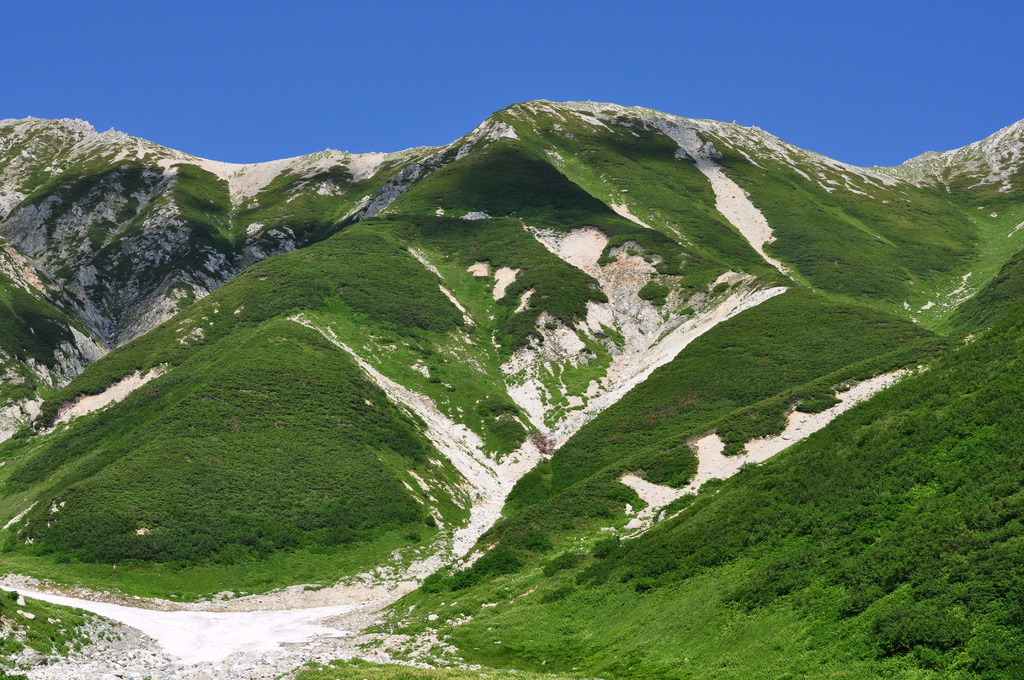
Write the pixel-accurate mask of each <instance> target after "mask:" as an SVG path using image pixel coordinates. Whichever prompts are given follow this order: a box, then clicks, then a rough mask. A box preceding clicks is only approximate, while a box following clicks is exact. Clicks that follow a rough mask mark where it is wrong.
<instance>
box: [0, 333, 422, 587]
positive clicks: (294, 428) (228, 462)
mask: <svg viewBox="0 0 1024 680" xmlns="http://www.w3.org/2000/svg"><path fill="white" fill-rule="evenodd" d="M430 451H431V449H430V447H429V446H428V445H427V443H426V441H425V440H424V439H423V438H422V437H421V436H420V435H419V434H418V432H417V426H416V424H415V423H413V422H412V421H410V420H409V419H408V418H407V417H406V416H404V415H402V414H401V413H400V412H399V411H398V410H397V409H396V408H395V407H394V406H392V405H391V404H390V402H389V400H388V399H387V397H386V396H385V395H384V394H383V393H382V392H381V391H380V390H379V389H377V388H376V387H375V386H373V385H372V384H370V383H368V382H366V380H365V379H364V378H363V377H362V375H361V374H360V372H359V371H358V369H357V367H356V366H355V365H354V363H353V362H352V361H351V360H350V359H349V358H348V357H347V356H346V355H344V354H343V353H341V352H338V351H337V349H336V348H335V347H334V346H333V345H330V344H329V343H328V342H327V341H326V340H324V339H323V338H322V337H321V336H320V335H319V334H318V333H316V332H315V331H312V330H310V329H306V328H304V327H302V326H299V325H298V324H295V323H292V322H289V321H284V320H280V321H275V322H271V323H268V324H265V325H263V326H261V327H259V328H257V329H254V330H252V331H249V332H247V333H244V334H240V336H239V337H236V338H234V345H233V346H232V347H231V349H230V351H225V350H224V349H219V351H217V352H214V353H213V354H212V355H211V356H207V357H204V360H203V361H202V362H200V363H198V364H197V365H194V367H193V369H192V370H190V371H186V372H177V373H172V374H170V375H168V376H166V377H164V378H162V379H160V380H158V381H155V382H153V383H151V384H150V385H148V386H147V387H146V388H144V389H142V390H139V391H137V392H136V393H134V394H132V395H131V396H130V397H129V398H128V399H126V400H125V401H124V402H122V403H121V404H118V405H117V406H115V407H112V408H110V409H107V410H104V411H101V412H98V413H95V414H91V415H89V416H86V417H83V418H82V419H80V420H79V421H76V422H75V423H74V424H73V425H72V426H71V427H68V428H66V429H63V430H61V431H59V432H57V433H55V434H52V435H49V436H47V437H45V438H43V439H41V440H39V441H35V440H28V442H27V443H25V444H22V445H20V446H19V445H18V444H14V445H9V446H8V447H7V448H6V449H5V451H4V453H5V454H6V457H8V458H11V459H14V461H13V464H10V465H9V466H8V467H7V468H5V470H8V473H7V475H6V476H5V477H6V479H5V487H6V488H5V491H6V493H7V494H11V493H18V492H22V491H33V493H35V494H36V495H37V497H39V498H41V500H42V502H41V503H40V504H39V505H38V506H37V507H36V509H35V510H33V511H32V512H30V513H29V514H28V516H27V517H26V521H25V525H24V528H23V529H22V530H21V531H20V532H19V536H18V540H17V541H15V542H13V543H11V542H8V549H13V550H15V551H19V552H27V553H31V554H34V555H40V556H47V558H48V559H51V560H58V561H60V560H72V561H83V562H106V563H111V562H113V563H118V562H123V561H126V560H140V561H147V562H166V563H171V564H174V565H177V566H179V567H186V566H190V565H195V564H202V563H209V562H213V563H217V562H223V563H228V564H230V563H237V562H244V561H249V560H254V559H261V558H265V557H266V556H268V555H269V554H271V553H273V552H276V551H281V550H291V549H297V548H309V547H331V546H336V545H342V544H353V543H356V542H359V541H365V540H369V539H370V538H372V537H373V536H375V535H377V534H379V533H381V532H385V531H388V530H391V529H399V528H406V527H407V528H417V527H418V528H422V527H423V526H424V522H425V520H426V513H425V511H424V510H423V509H422V507H421V506H420V505H419V504H418V503H417V502H415V500H414V499H413V497H412V495H411V494H410V493H407V492H406V490H405V488H404V487H403V484H402V482H401V481H400V479H401V478H399V477H397V476H396V475H398V474H401V473H403V472H404V470H405V469H408V468H410V467H413V468H415V467H419V468H420V469H421V471H423V473H424V475H428V474H429V475H436V474H440V472H427V471H425V470H423V468H424V467H429V466H430V465H431V464H430V463H429V462H428V461H427V459H428V456H429V455H430ZM53 508H59V511H57V512H55V511H54V510H53ZM29 539H30V540H31V543H32V544H31V545H27V544H26V541H27V540H29Z"/></svg>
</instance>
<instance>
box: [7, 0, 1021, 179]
mask: <svg viewBox="0 0 1024 680" xmlns="http://www.w3.org/2000/svg"><path fill="white" fill-rule="evenodd" d="M3 21H4V29H5V30H4V38H3V40H2V41H0V56H2V57H3V64H4V69H3V75H2V77H0V118H20V117H23V116H29V115H33V116H40V117H47V118H60V117H69V118H84V119H86V120H88V121H90V122H92V123H93V124H94V125H95V126H96V127H97V128H98V129H101V130H104V129H107V128H110V127H114V128H117V129H119V130H123V131H125V132H127V133H129V134H132V135H137V136H140V137H145V138H147V139H151V140H153V141H156V142H158V143H161V144H164V145H166V146H170V147H173V148H177V149H181V150H183V151H187V152H189V153H193V154H196V155H199V156H205V157H208V158H214V159H218V160H225V161H234V162H253V161H258V160H270V159H273V158H280V157H285V156H295V155H298V154H302V153H309V152H312V151H318V150H320V149H324V148H328V147H330V148H339V149H347V150H350V151H391V150H398V149H401V148H406V147H410V146H419V145H424V144H431V145H433V144H445V143H447V142H449V141H451V140H453V139H455V138H457V137H459V136H461V135H462V134H464V133H466V132H468V131H469V130H470V129H472V128H473V127H474V126H475V125H476V124H477V123H479V122H480V121H481V120H483V119H484V118H486V117H487V115H489V114H490V113H491V112H492V111H496V110H498V109H501V108H504V107H505V106H507V105H508V104H511V103H513V102H517V101H524V100H528V99H553V100H569V99H591V100H594V101H611V102H616V103H619V104H625V105H639V106H648V107H651V108H656V109H661V110H664V111H669V112H671V113H675V114H678V115H683V116H691V117H699V118H716V119H719V120H728V121H732V120H735V121H737V122H738V123H742V124H745V125H758V126H760V127H762V128H764V129H766V130H768V131H770V132H773V133H775V134H777V135H778V136H780V137H782V138H783V139H786V140H787V141H790V142H792V143H794V144H797V145H798V146H802V147H804V148H808V149H811V150H814V151H818V152H821V153H824V154H827V155H830V156H833V157H835V158H838V159H840V160H843V161H847V162H851V163H856V164H860V165H872V164H879V165H886V164H895V163H899V162H901V161H902V160H904V159H906V158H907V157H910V156H913V155H916V154H918V153H920V152H923V151H926V150H942V149H947V148H953V147H957V146H961V145H963V144H966V143H969V142H972V141H975V140H977V139H980V138H982V137H984V136H987V135H988V134H990V133H992V132H994V131H995V130H997V129H998V128H1000V127H1003V126H1005V125H1008V124H1010V123H1012V122H1014V121H1016V120H1018V119H1021V118H1024V3H1021V2H1019V0H1017V1H1010V0H999V1H990V2H986V1H985V0H975V2H966V0H963V1H959V0H958V1H955V2H952V1H948V0H929V1H927V2H926V1H918V0H915V1H910V2H901V1H899V0H889V1H887V2H880V1H867V2H829V1H828V0H816V1H814V2H787V1H786V0H776V1H775V2H768V1H765V2H737V1H725V0H708V1H703V2H692V1H689V0H675V1H671V0H664V1H663V0H657V1H652V2H643V1H642V0H641V1H638V2H634V3H628V2H621V1H620V2H614V3H612V2H605V1H603V0H590V1H589V2H576V1H565V2H562V1H559V0H543V1H535V0H514V1H512V2H503V3H491V2H486V0H478V1H476V2H467V1H463V0H458V1H453V2H443V3H440V2H436V3H431V2H427V1H423V0H421V1H419V2H409V1H406V0H392V1H391V2H387V3H373V2H360V3H352V2H346V1H344V0H339V1H335V2H327V1H316V2H314V1H308V2H303V1H301V0H297V1H294V2H288V3H285V2H259V1H258V0H256V1H251V2H236V1H224V2H218V1H217V0H208V1H207V2H194V1H192V0H177V1H168V2H149V1H141V2H140V1H138V0H132V1H131V2H122V1H120V0H101V1H100V2H90V3H86V2H80V1H75V2H67V1H58V2H47V3H32V2H21V3H7V4H6V5H5V7H4V10H3Z"/></svg>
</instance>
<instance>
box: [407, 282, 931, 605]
mask: <svg viewBox="0 0 1024 680" xmlns="http://www.w3.org/2000/svg"><path fill="white" fill-rule="evenodd" d="M941 345H942V343H941V341H937V340H936V339H935V338H934V336H932V335H931V334H929V333H927V332H924V331H922V330H921V329H920V328H919V327H917V326H914V325H913V324H911V323H909V322H906V321H902V320H899V319H896V318H894V317H891V316H888V315H885V314H882V313H879V312H877V311H874V310H872V309H870V308H866V307H859V306H850V305H846V304H841V303H830V302H827V301H826V300H824V299H822V298H821V297H819V296H816V295H814V294H811V293H807V292H803V291H791V292H789V293H786V294H784V295H782V296H779V297H777V298H773V299H771V300H769V301H767V302H765V303H762V304H761V305H759V306H758V307H755V308H754V309H751V310H748V311H746V312H744V313H742V314H740V315H738V316H737V317H735V318H734V319H732V320H730V321H727V322H725V323H722V324H720V325H719V326H717V327H716V328H714V329H713V330H712V331H710V332H709V333H707V334H706V335H704V336H702V337H701V338H699V339H697V340H696V341H694V342H693V343H692V344H691V345H690V346H689V347H687V348H686V349H685V350H684V351H683V352H682V353H681V354H680V355H679V356H678V357H677V358H676V359H675V360H674V361H672V362H670V363H668V364H667V365H665V366H663V367H661V368H660V369H658V370H657V371H655V372H654V374H652V376H651V377H650V378H648V380H647V381H646V382H644V383H643V384H641V385H640V386H638V387H637V388H635V389H634V390H632V391H631V392H630V393H628V394H627V395H626V396H625V397H624V398H623V399H622V400H621V401H619V402H618V403H617V404H615V405H614V406H612V407H610V408H609V409H608V410H606V411H604V412H603V413H601V414H600V415H599V416H597V417H596V418H595V419H594V420H592V421H591V422H590V423H588V424H587V425H585V426H584V427H583V428H582V429H581V430H580V431H579V432H578V433H577V434H576V435H575V436H574V437H573V438H572V439H570V440H569V441H568V442H567V443H566V444H565V445H564V446H563V447H562V448H561V449H559V450H558V451H556V452H555V454H554V456H553V458H552V459H551V460H550V461H544V462H542V463H541V464H540V465H538V466H537V467H536V468H535V469H533V470H532V471H531V472H529V473H528V474H527V475H526V476H525V477H523V479H522V480H520V482H519V484H518V485H517V486H516V487H515V489H513V491H512V493H511V494H510V496H509V500H508V504H507V506H506V510H505V516H504V518H503V519H502V520H500V521H499V522H498V524H497V525H496V526H495V527H494V528H493V529H492V530H491V531H490V532H488V534H487V535H485V536H484V537H483V539H481V540H482V542H483V544H485V545H488V546H492V547H493V546H494V545H497V546H498V547H497V548H495V549H494V550H492V551H491V553H490V554H489V555H488V556H486V557H484V558H482V559H481V560H480V561H479V562H478V563H477V564H476V565H475V566H474V567H473V568H472V569H471V570H469V571H467V572H460V573H456V574H454V575H452V576H450V577H446V576H443V575H441V574H439V575H437V576H435V577H432V578H431V579H430V580H428V582H427V584H426V586H425V587H426V588H427V589H428V590H433V591H437V592H447V591H450V590H461V589H463V588H465V587H466V585H467V584H472V583H475V582H478V581H479V580H480V579H482V578H484V577H486V576H487V575H488V574H489V573H493V572H495V571H497V572H500V571H509V570H511V571H515V570H516V569H518V568H519V567H521V566H522V565H523V564H525V563H530V562H534V561H536V560H537V559H538V558H539V557H540V556H541V555H543V554H544V553H546V552H547V551H549V550H551V549H552V547H553V546H555V545H563V544H566V545H567V544H568V543H566V542H569V543H571V541H572V538H573V536H574V535H576V534H577V533H578V532H580V531H586V530H591V529H594V528H596V527H597V526H598V525H602V526H608V525H609V524H613V525H616V524H621V523H622V522H624V520H625V516H624V514H623V510H624V507H625V505H626V504H627V503H629V504H631V505H632V506H633V507H634V508H638V507H642V506H643V502H642V501H640V499H639V498H637V496H636V495H635V493H634V492H633V491H632V490H631V489H629V488H627V487H626V486H625V485H623V484H621V483H619V481H618V480H619V478H620V477H621V476H622V475H623V474H624V473H634V474H638V475H640V476H641V477H643V478H645V479H647V480H648V481H650V482H653V483H656V484H664V485H670V486H674V487H682V486H685V485H686V484H687V483H688V482H689V481H690V480H691V479H692V477H693V475H694V473H695V472H696V469H697V461H696V456H695V454H694V453H693V451H692V450H691V448H690V446H689V444H690V442H692V440H693V439H695V438H697V437H699V436H701V435H704V434H706V433H708V432H710V431H717V432H718V433H719V435H720V436H721V437H722V438H723V439H724V440H725V441H726V442H727V443H729V444H730V445H731V446H732V447H734V448H735V449H739V447H740V446H741V445H742V443H744V442H746V441H748V440H750V439H753V438H755V437H761V436H768V435H772V434H776V433H778V432H779V431H781V430H782V429H783V427H784V425H785V416H786V414H787V413H788V412H789V411H790V410H791V409H792V408H794V407H796V408H800V409H803V410H805V411H808V412H815V411H821V410H824V409H825V408H827V407H828V406H831V405H832V404H833V403H835V400H834V398H833V397H832V393H833V391H834V390H835V386H837V385H840V384H843V383H845V382H847V381H858V380H863V379H866V378H869V377H871V376H873V375H877V374H879V373H883V372H886V371H889V370H893V369H894V368H897V367H899V366H903V365H906V364H908V363H917V362H918V361H919V360H921V359H922V358H924V357H926V356H928V355H929V353H932V352H935V351H936V350H937V348H938V347H940V346H941Z"/></svg>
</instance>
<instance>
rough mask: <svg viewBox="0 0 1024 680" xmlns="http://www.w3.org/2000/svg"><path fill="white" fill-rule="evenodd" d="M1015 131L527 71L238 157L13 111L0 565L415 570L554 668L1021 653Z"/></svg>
mask: <svg viewBox="0 0 1024 680" xmlns="http://www.w3.org/2000/svg"><path fill="white" fill-rule="evenodd" d="M1022 130H1024V128H1022V127H1021V126H1020V125H1017V126H1011V127H1010V128H1007V129H1005V130H1003V131H1000V132H998V133H996V134H995V135H993V136H991V137H990V138H988V139H986V140H983V141H982V142H979V143H977V144H975V145H971V146H969V147H965V148H964V149H961V150H956V151H953V152H946V153H943V154H930V155H926V156H924V157H921V158H918V159H912V160H911V161H908V162H907V163H906V164H904V165H902V166H898V167H897V168H855V167H853V166H849V165H845V164H843V163H840V162H838V161H833V160H831V159H827V158H825V157H822V156H819V155H817V154H813V153H811V152H807V151H804V150H801V149H797V148H796V147H793V146H791V145H788V144H786V143H785V142H783V141H782V140H779V139H777V138H775V137H773V136H772V135H770V134H768V133H766V132H764V131H761V130H759V129H756V128H743V127H741V126H736V125H729V124H725V123H718V122H715V121H703V120H693V119H685V118H679V117H676V116H671V115H669V114H664V113H660V112H656V111H651V110H648V109H640V108H627V107H620V106H616V105H611V104H596V103H590V102H585V103H584V102H569V103H553V102H526V103H523V104H516V105H513V106H511V107H509V108H507V109H505V110H503V111H500V112H497V113H495V114H494V115H493V116H491V117H490V118H489V119H488V120H486V121H484V123H482V124H481V125H480V126H479V127H477V128H476V129H475V130H473V131H471V132H470V133H469V134H468V135H466V136H464V137H462V138H460V139H459V140H456V141H455V142H453V143H452V144H450V145H447V146H445V147H440V148H421V149H413V150H410V151H406V152H400V153H397V154H364V155H352V154H347V153H344V152H335V151H325V152H322V153H319V154H312V155H309V156H302V157H297V158H294V159H285V160H281V161H272V162H269V163H262V164H252V165H244V166H243V165H230V164H225V163H218V162H215V161H209V160H205V159H199V158H195V157H192V156H188V155H187V154H183V153H181V152H177V151H173V150H170V149H165V148H163V147H159V146H157V145H155V144H152V143H149V142H145V141H144V140H137V139H133V138H130V137H127V136H126V135H121V134H120V133H114V132H108V133H102V134H100V133H96V132H95V131H94V130H92V128H91V127H89V126H88V125H87V124H84V123H81V122H80V121H77V122H76V121H38V120H32V119H30V120H27V121H0V238H2V239H3V240H0V246H2V248H0V371H2V373H0V439H4V438H6V437H7V436H9V435H12V434H14V432H15V430H17V429H18V428H22V429H20V431H18V433H17V434H16V435H15V436H14V437H13V438H11V439H10V440H9V441H6V442H4V443H0V520H2V521H3V523H4V524H5V525H6V526H4V527H3V529H0V565H2V566H3V567H4V569H5V570H6V571H12V572H22V573H26V574H31V575H36V576H42V577H48V578H52V579H55V580H57V581H60V582H65V583H67V582H74V583H79V584H85V585H88V586H90V587H94V588H104V589H106V588H118V589H120V590H122V591H124V592H127V593H138V594H145V595H159V596H165V597H174V598H184V599H187V598H195V597H198V596H202V595H209V594H212V593H215V592H218V591H224V590H232V591H236V592H237V591H243V590H244V591H249V592H263V591H266V590H269V589H272V588H276V587H280V586H286V585H293V584H296V583H311V584H312V583H315V584H327V583H333V582H336V581H337V580H338V579H341V578H348V577H353V576H354V575H357V574H360V572H362V576H360V578H366V579H385V580H386V581H387V583H389V584H393V583H396V582H398V581H401V580H413V581H422V582H423V587H422V588H421V589H420V591H418V592H416V593H414V594H412V595H409V596H408V598H407V599H406V600H404V601H402V602H401V603H400V604H399V605H397V606H396V608H395V609H394V610H393V611H392V612H391V614H390V616H391V620H392V622H394V623H396V625H398V626H399V627H400V628H402V629H403V632H409V633H411V634H414V635H421V634H422V635H430V634H432V633H433V632H437V633H439V634H440V635H441V636H442V637H443V638H445V639H446V640H448V641H449V642H451V643H452V644H454V645H455V646H456V647H457V649H458V650H459V651H458V654H460V655H461V657H462V658H463V659H464V660H466V661H468V662H472V663H483V664H486V665H491V666H496V667H515V668H520V669H524V670H530V671H534V672H541V671H552V670H553V671H556V672H561V673H584V674H592V675H600V676H606V677H610V678H618V677H622V678H683V677H694V678H697V677H711V676H716V677H736V678H742V677H760V676H762V675H765V674H767V675H771V676H773V677H774V676H779V677H783V676H785V675H786V674H789V675H790V676H792V677H797V676H800V677H821V676H825V675H840V676H842V677H864V678H867V677H878V676H880V675H881V676H884V675H886V674H888V675H890V676H901V677H902V676H904V675H906V676H908V677H922V678H923V677H960V676H962V677H965V678H966V677H972V676H978V675H981V676H986V677H1012V676H1013V675H1014V674H1015V673H1017V672H1018V670H1019V669H1018V668H1017V665H1016V664H1017V663H1018V662H1017V661H1016V659H1017V658H1018V657H1019V654H1017V652H1018V651H1019V650H1018V649H1017V648H1018V647H1019V638H1020V637H1021V635H1022V633H1021V621H1019V620H1018V619H1019V618H1020V617H1019V616H1018V612H1017V605H1016V604H1015V603H1016V599H1017V590H1016V585H1015V581H1016V580H1017V577H1018V576H1019V574H1017V571H1018V569H1017V567H1016V561H1015V553H1014V549H1015V548H1014V545H1015V541H1016V540H1017V538H1016V534H1015V533H1014V532H1015V531H1016V524H1015V522H1016V519H1015V517H1016V515H1015V514H1014V509H1013V508H1014V507H1015V506H1014V503H1015V501H1014V498H1015V494H1016V490H1015V489H1016V488H1017V487H1018V486H1019V484H1017V482H1018V481H1020V480H1017V479H1016V476H1015V475H1016V474H1017V472H1016V466H1015V464H1014V462H1013V456H1014V453H1013V452H1014V451H1015V450H1016V446H1015V442H1016V439H1015V438H1016V437H1017V436H1018V431H1019V429H1020V428H1019V427H1018V423H1017V420H1018V418H1017V416H1016V415H1015V414H1016V408H1015V406H1014V405H1015V404H1016V403H1017V402H1016V401H1014V400H1015V399H1016V398H1017V397H1018V396H1019V395H1017V391H1019V390H1018V387H1019V386H1018V385H1017V383H1016V382H1015V378H1014V377H1013V375H1014V374H1013V365H1014V361H1015V358H1014V357H1016V356H1017V354H1019V351H1018V350H1019V349H1020V348H1018V347H1017V344H1018V339H1019V338H1020V323H1021V314H1022V312H1021V310H1020V309H1019V306H1018V303H1019V300H1018V299H1017V297H1018V296H1017V289H1018V288H1019V286H1018V283H1017V280H1018V278H1019V276H1020V272H1019V271H1018V270H1019V269H1020V262H1019V259H1020V253H1021V252H1022V251H1021V249H1022V247H1024V243H1022V242H1021V239H1022V238H1024V230H1021V229H1020V226H1021V221H1022V220H1024V203H1022V202H1021V200H1020V199H1021V193H1020V192H1021V191H1024V189H1022V187H1024V184H1022V181H1024V180H1022V179H1021V176H1022V172H1021V170H1022V167H1021V163H1020V162H1019V159H1020V157H1021V150H1022V147H1024V140H1022V138H1021V132H1022ZM937 334H945V336H942V335H937ZM101 347H103V349H101ZM105 348H110V351H109V353H107V352H105V351H104V349H105ZM101 356H102V358H101ZM898 370H902V372H901V373H898V374H897V373H894V372H896V371H898ZM908 374H912V375H908ZM896 376H902V379H901V381H900V382H899V384H898V385H896V386H895V387H893V388H891V389H889V390H888V391H887V392H886V393H884V394H882V395H879V396H876V397H874V398H873V399H872V400H871V401H869V402H868V403H866V404H862V405H860V406H857V407H855V408H854V409H853V410H852V411H850V412H848V413H846V414H845V415H842V416H841V417H839V418H837V419H836V420H835V421H834V422H831V424H828V425H827V426H825V425H826V423H827V422H828V421H829V420H830V419H831V418H832V417H834V416H835V415H836V414H838V413H840V412H842V411H844V410H845V409H847V408H849V407H850V405H851V404H852V403H853V401H855V398H854V396H853V395H854V393H855V392H856V394H857V395H869V394H871V393H873V392H871V390H874V389H876V387H878V388H879V389H880V387H881V386H884V385H885V384H888V382H885V381H889V382H892V381H895V380H896ZM883 378H884V380H883ZM876 380H877V381H879V382H877V385H876V383H875V382H872V381H876ZM869 383H870V384H869ZM865 385H868V387H870V388H871V390H867V391H864V392H857V390H859V389H861V388H863V387H864V386H865ZM848 388H853V389H851V390H850V391H849V392H847V391H845V390H847V389H848ZM865 389H866V388H865ZM856 398H857V399H859V398H861V397H860V396H857V397H856ZM3 409H6V410H3ZM805 423H806V424H807V425H806V428H807V429H806V430H803V431H801V428H802V427H804V426H805V425H804V424H805ZM818 427H823V429H822V430H821V431H820V432H817V433H816V434H813V435H812V436H810V438H807V439H804V435H805V434H807V432H809V431H816V430H817V428H818ZM5 428H6V429H5ZM796 440H801V441H799V442H797V443H794V444H793V445H792V446H789V444H790V443H793V442H795V441H796ZM716 446H717V447H719V448H715V447H716ZM766 446H767V447H768V448H771V447H775V448H772V449H771V452H770V453H769V454H765V455H763V456H762V455H761V454H758V455H754V453H753V451H754V450H755V449H758V447H762V448H761V449H759V450H761V451H764V450H767V449H765V448H764V447H766ZM775 451H781V452H780V453H778V455H776V456H774V457H772V458H771V459H770V460H768V458H769V456H770V455H771V453H774V452H775ZM759 456H760V457H759ZM743 463H745V464H743ZM741 464H742V467H741ZM715 466H718V468H715ZM712 468H714V469H713V470H712ZM709 470H711V472H708V471H709ZM733 473H736V474H735V475H734V476H732V475H733ZM726 477H728V479H722V478H726ZM709 479H710V480H712V481H707V480H709ZM701 484H703V486H701ZM698 491H699V493H698ZM438 567H442V568H441V569H439V570H438ZM371 572H374V573H372V574H371ZM382 574H386V576H382ZM388 579H390V580H388ZM395 597H397V595H395ZM413 604H415V605H417V607H416V609H415V610H411V609H409V606H411V605H413ZM485 604H486V605H488V606H487V607H484V606H483V605H485ZM430 614H435V615H437V617H436V618H435V619H434V620H431V619H430V618H429V615H430ZM466 617H471V618H466ZM445 621H455V622H458V624H459V625H456V624H455V623H441V622H445ZM496 642H499V643H500V644H495V643H496ZM449 660H454V659H449ZM349 670H353V669H342V670H341V671H339V672H340V673H347V672H348V671H349ZM355 670H356V671H358V670H360V669H355ZM374 670H375V671H376V670H380V671H381V672H382V673H384V672H388V671H386V670H381V669H374ZM324 672H328V671H324Z"/></svg>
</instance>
